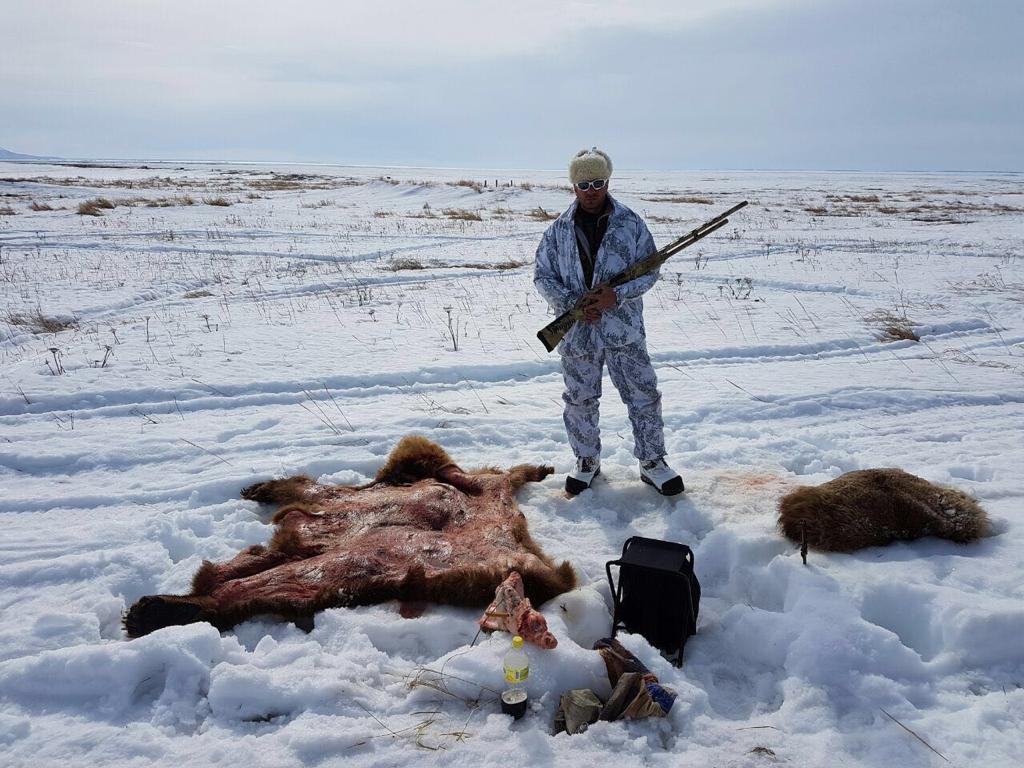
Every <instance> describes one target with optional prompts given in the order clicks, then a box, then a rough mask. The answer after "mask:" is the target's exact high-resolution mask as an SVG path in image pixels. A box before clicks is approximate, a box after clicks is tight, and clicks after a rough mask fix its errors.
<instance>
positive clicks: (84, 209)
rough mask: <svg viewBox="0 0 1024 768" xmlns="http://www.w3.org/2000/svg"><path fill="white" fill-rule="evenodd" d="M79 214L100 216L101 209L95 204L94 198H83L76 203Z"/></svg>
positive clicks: (101, 213)
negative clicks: (83, 199)
mask: <svg viewBox="0 0 1024 768" xmlns="http://www.w3.org/2000/svg"><path fill="white" fill-rule="evenodd" d="M78 215H79V216H102V215H103V211H101V210H100V207H99V206H98V205H96V201H95V200H85V201H83V202H81V203H79V204H78Z"/></svg>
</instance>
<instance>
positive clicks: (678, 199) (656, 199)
mask: <svg viewBox="0 0 1024 768" xmlns="http://www.w3.org/2000/svg"><path fill="white" fill-rule="evenodd" d="M640 199H641V200H646V201H647V202H649V203H694V204H696V205H711V204H712V203H713V202H714V200H712V199H711V198H710V197H701V196H698V195H655V196H651V197H641V198H640Z"/></svg>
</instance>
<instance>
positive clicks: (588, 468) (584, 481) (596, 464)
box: [565, 456, 601, 496]
mask: <svg viewBox="0 0 1024 768" xmlns="http://www.w3.org/2000/svg"><path fill="white" fill-rule="evenodd" d="M599 474H601V457H600V456H587V457H584V458H579V459H576V469H574V470H573V471H572V472H570V473H569V474H568V475H567V476H566V478H565V492H566V493H568V494H571V495H572V496H575V495H576V494H578V493H583V491H585V490H587V488H589V487H590V484H591V483H592V482H594V478H595V477H597V476H598V475H599Z"/></svg>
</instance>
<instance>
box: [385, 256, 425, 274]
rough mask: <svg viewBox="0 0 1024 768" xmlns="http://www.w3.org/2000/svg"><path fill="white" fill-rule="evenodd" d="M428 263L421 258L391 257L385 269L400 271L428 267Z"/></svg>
mask: <svg viewBox="0 0 1024 768" xmlns="http://www.w3.org/2000/svg"><path fill="white" fill-rule="evenodd" d="M426 268H427V267H426V265H425V264H424V263H423V262H422V261H420V260H419V259H391V261H389V262H388V263H387V266H386V267H385V269H388V270H390V271H391V272H400V271H402V270H403V269H426Z"/></svg>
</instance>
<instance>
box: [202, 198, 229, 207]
mask: <svg viewBox="0 0 1024 768" xmlns="http://www.w3.org/2000/svg"><path fill="white" fill-rule="evenodd" d="M203 202H204V203H206V204H207V205H219V206H223V207H225V208H226V207H227V206H229V205H231V203H229V202H228V201H227V200H225V199H224V198H223V197H204V198H203Z"/></svg>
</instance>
